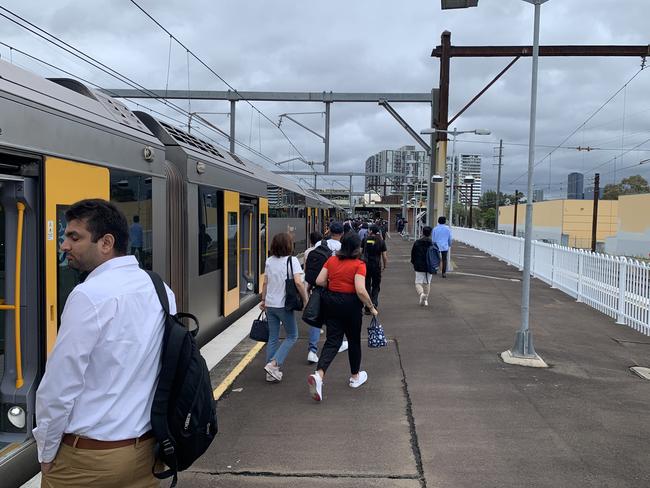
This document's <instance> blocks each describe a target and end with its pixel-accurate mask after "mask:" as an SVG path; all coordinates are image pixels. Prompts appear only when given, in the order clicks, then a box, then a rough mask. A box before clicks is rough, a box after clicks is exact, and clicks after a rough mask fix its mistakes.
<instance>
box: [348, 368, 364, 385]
mask: <svg viewBox="0 0 650 488" xmlns="http://www.w3.org/2000/svg"><path fill="white" fill-rule="evenodd" d="M366 381H368V373H366V372H365V371H359V377H358V378H357V379H356V380H355V379H354V378H350V388H359V387H360V386H361V385H363V384H364V383H365V382H366Z"/></svg>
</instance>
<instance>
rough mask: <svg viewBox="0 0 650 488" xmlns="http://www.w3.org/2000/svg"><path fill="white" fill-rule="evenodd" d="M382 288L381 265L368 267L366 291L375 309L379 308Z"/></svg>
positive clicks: (369, 265) (368, 265)
mask: <svg viewBox="0 0 650 488" xmlns="http://www.w3.org/2000/svg"><path fill="white" fill-rule="evenodd" d="M380 287H381V268H380V267H379V265H374V264H367V265H366V291H367V292H368V295H370V299H371V300H372V303H374V304H375V307H378V306H379V290H380Z"/></svg>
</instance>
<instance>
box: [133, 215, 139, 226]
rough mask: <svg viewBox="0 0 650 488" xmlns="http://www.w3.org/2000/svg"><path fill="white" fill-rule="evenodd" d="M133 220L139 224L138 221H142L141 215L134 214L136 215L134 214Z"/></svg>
mask: <svg viewBox="0 0 650 488" xmlns="http://www.w3.org/2000/svg"><path fill="white" fill-rule="evenodd" d="M133 222H135V223H136V224H137V223H138V222H140V216H139V215H134V216H133Z"/></svg>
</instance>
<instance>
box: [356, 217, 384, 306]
mask: <svg viewBox="0 0 650 488" xmlns="http://www.w3.org/2000/svg"><path fill="white" fill-rule="evenodd" d="M361 250H362V253H361V255H362V257H363V260H364V261H365V262H366V290H367V291H368V295H370V298H371V300H372V303H373V304H374V305H375V307H378V306H379V287H380V285H381V272H382V269H386V265H387V264H388V251H387V249H386V241H384V240H383V239H382V237H381V230H380V228H379V226H377V225H375V224H372V225H371V226H370V227H369V228H368V236H367V237H366V238H365V239H363V242H362V243H361ZM366 313H367V314H368V313H370V310H368V309H367V308H366Z"/></svg>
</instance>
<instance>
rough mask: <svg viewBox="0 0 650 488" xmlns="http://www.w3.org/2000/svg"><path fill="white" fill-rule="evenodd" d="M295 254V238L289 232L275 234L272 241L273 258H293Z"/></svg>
mask: <svg viewBox="0 0 650 488" xmlns="http://www.w3.org/2000/svg"><path fill="white" fill-rule="evenodd" d="M292 252H293V237H291V234H289V233H288V232H282V233H280V234H275V235H274V236H273V240H272V241H271V256H275V257H276V258H281V257H284V256H291V253H292Z"/></svg>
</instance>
